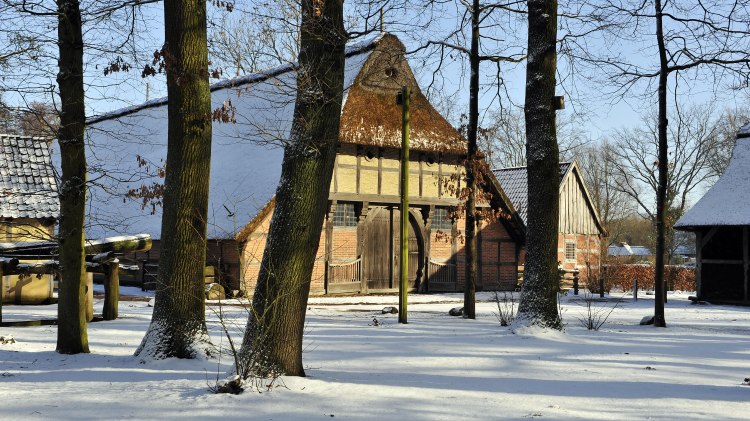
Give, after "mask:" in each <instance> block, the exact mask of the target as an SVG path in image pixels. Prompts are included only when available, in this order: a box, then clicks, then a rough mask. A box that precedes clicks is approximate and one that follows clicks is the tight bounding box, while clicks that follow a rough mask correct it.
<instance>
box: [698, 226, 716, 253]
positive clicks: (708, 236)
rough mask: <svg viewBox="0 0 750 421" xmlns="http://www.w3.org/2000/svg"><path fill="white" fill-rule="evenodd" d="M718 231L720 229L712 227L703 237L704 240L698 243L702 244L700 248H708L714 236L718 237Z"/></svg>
mask: <svg viewBox="0 0 750 421" xmlns="http://www.w3.org/2000/svg"><path fill="white" fill-rule="evenodd" d="M717 231H719V227H711V229H710V230H708V233H706V234H705V235H704V236H703V239H702V240H701V241H700V242H699V243H697V244H700V248H703V247H706V244H708V242H709V241H711V239H712V238H714V235H716V232H717Z"/></svg>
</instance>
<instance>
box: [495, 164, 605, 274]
mask: <svg viewBox="0 0 750 421" xmlns="http://www.w3.org/2000/svg"><path fill="white" fill-rule="evenodd" d="M494 173H495V175H496V176H497V179H498V181H499V182H500V185H501V186H502V187H503V189H504V191H505V192H506V193H507V194H508V197H509V198H510V201H511V202H512V203H513V206H514V207H515V208H516V209H517V210H518V214H519V215H520V216H521V217H522V218H523V220H524V221H525V220H526V211H527V209H528V207H529V203H528V183H527V179H526V167H515V168H504V169H499V170H494ZM558 223H559V232H558V248H557V255H558V261H559V262H560V267H561V268H563V269H566V270H573V269H578V270H580V271H581V274H582V276H585V277H589V278H591V279H595V278H596V277H598V276H599V270H600V265H601V238H602V237H604V236H606V231H605V230H604V226H603V225H602V223H601V221H600V219H599V215H598V213H597V210H596V207H595V206H594V204H593V202H592V201H591V198H590V197H589V193H588V189H587V188H586V184H585V182H584V180H583V176H582V175H581V170H580V168H579V167H578V163H577V162H576V161H573V162H566V163H561V164H560V214H559V222H558Z"/></svg>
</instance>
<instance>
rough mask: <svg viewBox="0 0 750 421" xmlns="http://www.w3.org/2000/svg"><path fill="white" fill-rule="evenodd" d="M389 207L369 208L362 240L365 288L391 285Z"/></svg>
mask: <svg viewBox="0 0 750 421" xmlns="http://www.w3.org/2000/svg"><path fill="white" fill-rule="evenodd" d="M391 214H392V211H391V210H390V209H386V208H382V207H377V208H373V209H370V211H369V212H368V217H367V228H366V230H365V231H366V234H365V241H364V253H363V256H362V257H363V260H364V265H365V270H364V272H365V273H364V277H365V282H367V289H388V288H390V287H391V269H392V260H391V256H392V255H393V242H392V241H391V238H393V237H392V236H391V229H392V226H391V225H392V224H391Z"/></svg>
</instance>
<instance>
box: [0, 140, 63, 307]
mask: <svg viewBox="0 0 750 421" xmlns="http://www.w3.org/2000/svg"><path fill="white" fill-rule="evenodd" d="M59 215H60V202H59V199H58V195H57V182H56V180H55V175H54V169H53V166H52V161H51V158H50V141H49V139H46V138H40V137H29V136H17V135H7V134H0V242H7V243H17V242H23V241H39V240H52V239H54V226H55V221H56V220H57V218H58V217H59ZM1 279H2V284H1V286H2V288H3V291H2V292H3V294H2V295H3V302H6V303H16V304H38V303H42V302H45V301H48V300H51V299H52V293H53V283H52V277H51V276H50V275H45V276H41V277H37V276H26V277H19V276H17V275H16V276H4V277H1Z"/></svg>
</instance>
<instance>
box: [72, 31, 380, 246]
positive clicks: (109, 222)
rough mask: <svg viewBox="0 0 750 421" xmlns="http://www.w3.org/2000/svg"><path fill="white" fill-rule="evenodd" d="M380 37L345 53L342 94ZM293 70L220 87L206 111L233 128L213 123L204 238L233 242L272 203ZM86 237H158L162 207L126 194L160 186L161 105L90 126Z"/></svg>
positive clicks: (163, 115) (163, 143)
mask: <svg viewBox="0 0 750 421" xmlns="http://www.w3.org/2000/svg"><path fill="white" fill-rule="evenodd" d="M381 38H382V36H378V37H376V38H372V39H370V40H368V41H366V42H363V41H360V42H358V43H357V44H354V45H350V46H348V48H347V58H346V64H345V76H344V78H345V80H344V83H345V89H348V87H349V86H351V85H352V83H353V82H354V79H355V77H356V76H357V75H358V74H359V73H360V70H361V69H362V66H363V64H364V63H365V61H366V60H367V58H368V57H369V56H370V53H371V52H372V50H373V48H374V47H375V45H376V44H377V42H378V41H379V40H380V39H381ZM293 70H294V66H282V67H280V68H277V69H274V70H271V71H268V72H264V73H261V74H256V75H251V76H246V77H241V78H236V79H232V80H229V81H224V82H219V83H218V84H215V85H213V86H212V94H211V106H212V109H216V108H218V107H220V106H221V105H222V103H223V102H224V101H232V104H233V105H234V106H235V108H236V119H237V123H236V124H229V123H214V125H213V145H212V151H211V175H210V180H211V184H210V192H209V215H208V218H209V221H208V238H213V239H218V238H233V237H234V236H235V234H236V232H237V231H238V230H240V229H241V228H242V226H243V225H244V224H245V223H246V222H247V221H249V220H251V219H252V218H253V217H254V216H255V215H256V214H257V212H258V211H259V210H260V209H261V208H262V207H263V206H264V205H265V204H266V203H268V201H269V200H270V198H271V197H272V196H273V194H274V193H275V191H276V186H277V185H278V181H279V177H280V175H281V161H282V159H283V153H284V151H283V147H282V146H283V143H284V142H285V140H286V139H288V138H289V132H290V130H291V119H292V113H293V110H294V102H295V98H296V73H295V72H294V71H293ZM86 135H87V143H88V146H89V149H88V154H89V155H88V159H89V165H90V169H89V173H90V176H89V179H90V180H91V186H90V188H89V207H88V212H89V224H90V225H89V226H88V227H87V229H86V235H87V237H90V238H100V237H110V236H113V235H121V234H137V233H148V234H150V235H151V236H152V238H154V239H159V238H161V213H162V212H161V205H156V206H153V205H152V204H151V203H145V204H144V203H143V201H142V199H137V198H129V197H127V193H128V192H129V191H131V190H134V189H135V190H137V189H140V188H141V187H142V186H146V187H148V186H151V185H152V183H159V184H161V183H163V181H164V180H163V179H162V178H160V177H159V176H158V175H157V169H158V168H159V167H162V166H163V165H164V160H165V159H166V156H167V106H166V99H161V100H155V101H150V102H148V103H145V104H142V105H140V106H137V107H130V108H126V109H123V110H119V111H115V112H113V113H109V114H106V115H103V116H99V117H96V118H93V119H91V120H89V126H88V127H87V131H86Z"/></svg>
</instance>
